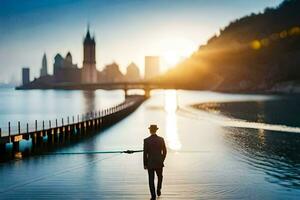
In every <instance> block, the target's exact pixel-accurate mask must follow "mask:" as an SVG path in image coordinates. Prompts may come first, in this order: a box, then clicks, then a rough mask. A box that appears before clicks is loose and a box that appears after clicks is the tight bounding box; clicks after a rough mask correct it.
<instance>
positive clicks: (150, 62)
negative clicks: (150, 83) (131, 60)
mask: <svg viewBox="0 0 300 200" xmlns="http://www.w3.org/2000/svg"><path fill="white" fill-rule="evenodd" d="M159 63H160V61H159V56H146V57H145V79H146V80H147V79H151V78H153V77H156V76H158V75H159V67H160V64H159Z"/></svg>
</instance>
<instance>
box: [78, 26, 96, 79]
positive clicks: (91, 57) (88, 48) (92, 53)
mask: <svg viewBox="0 0 300 200" xmlns="http://www.w3.org/2000/svg"><path fill="white" fill-rule="evenodd" d="M97 74H98V72H97V69H96V43H95V38H94V37H93V38H92V37H91V35H90V31H89V29H88V30H87V33H86V36H85V39H84V42H83V64H82V82H83V83H95V82H97Z"/></svg>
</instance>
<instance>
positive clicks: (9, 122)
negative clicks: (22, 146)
mask: <svg viewBox="0 0 300 200" xmlns="http://www.w3.org/2000/svg"><path fill="white" fill-rule="evenodd" d="M8 136H10V122H8Z"/></svg>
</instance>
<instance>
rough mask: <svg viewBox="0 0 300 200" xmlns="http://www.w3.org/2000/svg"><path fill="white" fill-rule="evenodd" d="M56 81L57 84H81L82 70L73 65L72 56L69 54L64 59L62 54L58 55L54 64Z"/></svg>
mask: <svg viewBox="0 0 300 200" xmlns="http://www.w3.org/2000/svg"><path fill="white" fill-rule="evenodd" d="M53 71H54V80H55V82H56V83H62V82H65V83H70V82H71V83H80V82H81V69H79V68H78V66H77V65H75V64H73V59H72V55H71V53H70V52H68V53H67V55H66V57H65V58H63V57H62V56H61V55H60V54H56V56H55V58H54V64H53Z"/></svg>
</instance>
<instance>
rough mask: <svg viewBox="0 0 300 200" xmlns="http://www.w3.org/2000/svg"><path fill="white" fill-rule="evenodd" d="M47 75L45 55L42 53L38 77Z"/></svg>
mask: <svg viewBox="0 0 300 200" xmlns="http://www.w3.org/2000/svg"><path fill="white" fill-rule="evenodd" d="M47 75H48V66H47V57H46V54H45V53H44V56H43V59H42V68H41V73H40V77H43V76H47Z"/></svg>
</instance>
